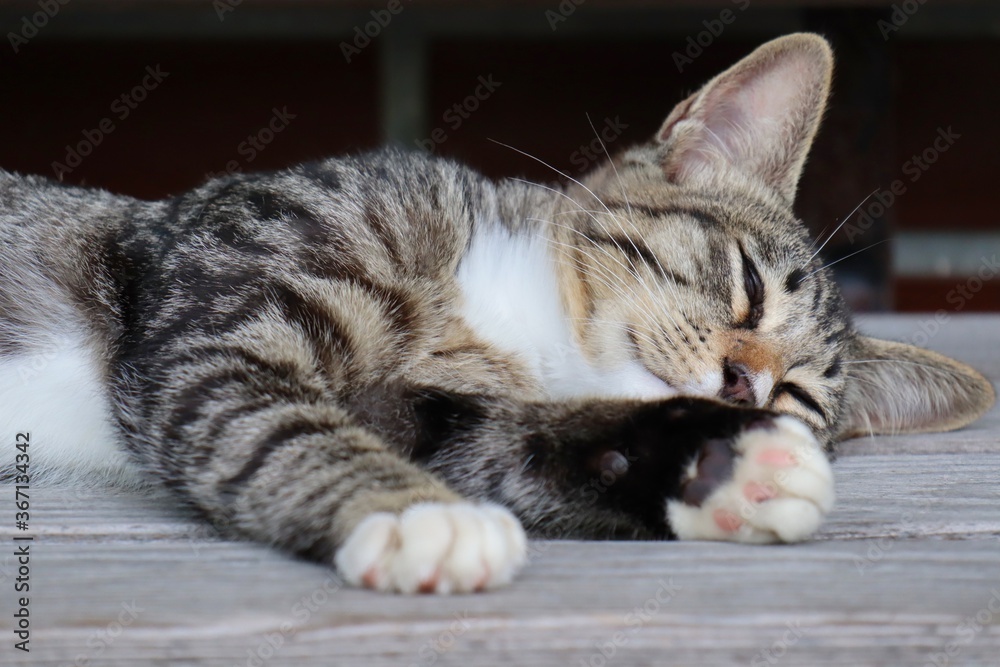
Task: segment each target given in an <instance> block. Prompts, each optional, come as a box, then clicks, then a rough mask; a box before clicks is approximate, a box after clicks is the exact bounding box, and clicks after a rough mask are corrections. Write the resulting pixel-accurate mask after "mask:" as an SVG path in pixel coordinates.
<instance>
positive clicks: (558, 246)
mask: <svg viewBox="0 0 1000 667" xmlns="http://www.w3.org/2000/svg"><path fill="white" fill-rule="evenodd" d="M545 240H546V241H547V242H548V243H550V244H551V245H552V246H553V249H554V250H556V251H557V252H562V253H563V254H565V255H566V257H567V259H569V261H571V262H573V264H574V265H575V266H576V267H577V268H578V269H580V270H581V271H583V272H584V273H585V274H586V275H587V277H588V278H593V279H595V280H597V281H598V282H600V283H601V284H602V285H604V286H605V287H607V288H608V289H610V290H611V291H612V292H614V293H615V294H616V295H617V296H619V297H620V298H621V299H622V300H623V301H629V302H630V303H633V304H641V303H642V298H641V296H640V295H639V294H638V293H636V291H635V290H634V289H633V288H632V286H631V285H629V284H627V283H625V282H624V281H622V280H621V278H619V277H618V276H616V275H614V274H611V273H609V272H608V271H607V270H606V269H604V267H602V266H600V265H598V266H596V267H592V266H586V265H584V264H582V263H581V262H580V260H579V259H578V258H576V257H574V256H572V254H570V252H569V250H578V249H579V247H578V246H573V245H570V244H568V243H562V242H561V241H554V240H551V239H545ZM567 249H568V250H567ZM595 268H596V269H597V270H599V271H600V272H601V275H598V274H596V273H594V269H595ZM602 276H604V277H602ZM605 278H607V279H605ZM611 280H614V282H615V283H617V284H612V282H610V281H611ZM626 289H627V290H628V291H629V293H626V292H625V290H626ZM639 313H640V315H641V316H642V318H643V320H644V323H645V324H649V325H652V324H654V323H655V322H656V318H655V317H654V315H653V313H652V312H651V311H650V310H649V309H648V308H640V309H639Z"/></svg>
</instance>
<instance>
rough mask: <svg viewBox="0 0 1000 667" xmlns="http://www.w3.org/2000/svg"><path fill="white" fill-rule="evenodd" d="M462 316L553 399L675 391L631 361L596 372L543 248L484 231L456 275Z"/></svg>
mask: <svg viewBox="0 0 1000 667" xmlns="http://www.w3.org/2000/svg"><path fill="white" fill-rule="evenodd" d="M458 280H459V284H460V285H461V287H462V292H463V295H464V297H465V299H464V303H463V310H462V313H463V315H464V317H465V320H466V322H467V323H468V324H469V326H471V327H472V329H473V330H474V331H475V332H476V333H477V334H478V335H479V336H480V337H481V338H483V339H484V340H486V341H489V342H490V343H492V344H493V345H495V346H496V347H498V348H499V349H501V350H504V351H505V352H507V353H509V354H513V355H517V356H518V357H520V358H521V359H522V360H523V361H524V362H525V363H526V364H527V365H528V367H529V368H531V370H532V371H533V372H534V373H535V375H536V377H538V378H539V379H540V380H541V381H542V383H543V385H544V387H545V389H546V391H547V393H548V395H549V397H550V398H553V399H560V398H572V397H583V396H587V397H608V398H615V397H621V398H626V397H627V398H650V399H652V398H666V397H668V396H673V395H675V394H676V393H677V391H676V390H675V389H673V388H672V387H670V386H669V385H668V384H666V383H665V382H663V381H662V380H660V379H659V378H658V377H656V376H655V375H653V374H652V373H650V372H649V371H647V370H646V369H645V368H644V367H643V366H642V364H640V363H639V362H637V361H634V360H630V361H627V362H624V363H621V364H618V365H616V366H614V367H611V368H603V367H598V366H595V365H594V364H593V363H592V362H591V361H590V360H589V359H588V358H587V357H586V356H585V355H584V353H583V351H582V350H581V349H580V346H579V345H577V343H576V341H575V340H574V339H573V332H572V329H571V327H570V323H569V321H568V319H567V317H566V313H565V310H564V308H563V303H562V299H561V297H560V295H559V286H558V282H557V280H556V273H555V268H554V266H553V263H552V258H551V255H550V252H549V250H548V247H547V245H546V241H545V239H543V238H540V237H537V236H529V235H520V236H512V235H510V234H509V233H507V232H506V231H505V230H504V229H502V228H500V227H499V226H486V225H482V224H481V225H479V226H478V227H477V232H476V234H475V236H474V237H473V240H472V244H471V247H470V248H469V252H468V253H467V254H466V256H465V258H464V259H463V260H462V264H461V266H459V270H458Z"/></svg>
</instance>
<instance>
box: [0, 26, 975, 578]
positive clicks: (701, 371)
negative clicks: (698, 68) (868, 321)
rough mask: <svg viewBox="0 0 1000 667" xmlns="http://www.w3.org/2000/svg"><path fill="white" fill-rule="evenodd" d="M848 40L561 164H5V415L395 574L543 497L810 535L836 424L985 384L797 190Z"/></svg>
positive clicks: (47, 441) (44, 450)
mask: <svg viewBox="0 0 1000 667" xmlns="http://www.w3.org/2000/svg"><path fill="white" fill-rule="evenodd" d="M831 69H832V56H831V52H830V48H829V46H828V45H827V43H826V42H825V41H824V40H823V39H822V38H820V37H818V36H815V35H809V34H797V35H790V36H787V37H784V38H781V39H777V40H775V41H772V42H770V43H768V44H765V45H764V46H762V47H760V48H759V49H757V50H756V51H754V52H753V53H752V54H751V55H750V56H748V57H747V58H745V59H744V60H742V61H741V62H739V63H738V64H736V65H735V66H734V67H732V68H731V69H729V70H728V71H726V72H725V73H723V74H721V75H720V76H718V77H716V78H715V79H713V80H712V81H710V82H709V83H708V84H707V85H706V86H705V87H704V88H702V89H701V90H700V91H699V92H697V93H695V94H694V95H692V96H691V97H689V98H688V99H687V100H685V101H683V102H681V103H680V104H679V105H678V106H677V107H676V108H675V109H674V110H673V112H671V113H670V115H669V116H668V117H667V119H666V122H665V123H664V125H663V127H662V128H661V129H660V131H659V132H658V133H657V134H656V136H655V137H653V138H652V140H651V141H650V142H649V143H647V144H644V145H641V146H638V147H635V148H632V149H630V150H627V151H625V152H624V153H622V154H621V155H619V156H617V157H615V158H614V159H611V158H610V157H609V159H608V161H607V163H606V164H604V165H602V166H600V167H599V168H597V169H596V170H595V171H594V172H593V173H590V174H589V175H587V176H586V177H585V178H584V179H582V181H580V182H577V181H572V179H570V180H571V182H569V183H568V184H567V185H566V186H547V185H538V184H534V183H528V182H523V181H518V180H503V181H500V182H493V181H490V180H487V179H486V178H483V177H482V176H480V175H478V174H476V173H475V172H473V171H471V170H469V169H467V168H465V167H462V166H460V165H458V164H455V163H453V162H450V161H448V160H445V159H439V158H435V157H431V156H429V155H423V154H407V153H403V152H400V151H395V150H383V151H378V152H374V153H369V154H365V155H359V156H355V157H342V158H334V159H329V160H324V161H321V162H317V163H311V164H303V165H300V166H296V167H292V168H290V169H286V170H284V171H279V172H277V173H270V174H247V175H245V174H235V175H231V176H223V177H220V178H215V179H212V180H210V181H208V182H207V183H205V184H204V185H202V186H201V187H199V188H197V189H195V190H192V191H190V192H188V193H185V194H183V195H181V196H178V197H175V198H172V199H168V200H164V201H155V202H148V201H138V200H135V199H131V198H128V197H122V196H116V195H112V194H109V193H107V192H103V191H100V190H94V189H83V188H78V187H68V186H64V185H61V184H59V183H55V182H52V181H50V180H46V179H44V178H39V177H31V176H19V175H15V174H8V173H3V172H0V242H2V246H0V426H2V429H3V431H2V433H3V436H2V437H3V438H4V442H7V441H13V434H14V433H16V432H19V431H26V430H27V431H30V432H31V437H32V442H33V447H32V459H31V460H32V470H33V471H35V472H36V473H39V474H41V473H43V472H44V473H45V474H47V475H48V476H49V477H50V478H59V477H62V478H70V477H72V478H74V479H76V478H79V477H80V475H81V473H82V474H85V475H87V476H89V477H90V478H102V477H103V478H104V479H108V480H111V481H115V482H119V483H134V482H135V480H149V481H152V482H155V483H156V484H159V485H162V486H163V487H165V488H166V489H168V490H169V491H170V492H172V493H173V494H174V495H175V496H176V498H177V499H178V500H179V501H181V502H183V503H185V504H187V505H189V506H191V507H193V508H195V509H196V510H197V511H199V512H200V513H201V514H203V515H204V516H205V518H206V519H208V520H209V521H212V522H214V523H215V524H216V525H218V526H219V527H220V528H222V529H223V530H224V531H226V532H227V534H229V535H233V536H242V537H249V538H252V539H254V540H259V541H261V542H265V543H269V544H273V545H275V546H277V547H279V548H281V549H284V550H286V551H288V552H293V553H297V554H302V555H306V556H308V557H311V558H314V559H318V560H320V561H324V562H327V563H331V564H334V565H335V566H336V567H337V568H338V569H339V571H340V573H341V575H342V576H343V577H344V578H345V579H346V580H347V581H348V582H350V583H351V584H355V585H364V586H368V587H371V588H375V589H380V590H391V591H402V592H412V591H434V592H438V593H447V592H461V591H472V590H480V589H484V588H491V587H495V586H498V585H503V584H505V583H507V582H509V581H510V580H511V579H512V577H513V576H514V575H515V574H516V572H517V571H518V569H519V568H521V567H522V565H523V564H524V562H525V552H526V542H525V532H524V529H523V528H522V526H523V527H525V528H527V530H528V531H529V532H530V533H531V534H533V535H537V536H546V537H574V538H594V539H604V538H624V539H637V538H639V539H663V538H678V539H711V540H730V541H736V542H756V543H761V542H776V541H777V542H794V541H798V540H804V539H806V538H808V537H809V536H810V535H811V534H812V533H813V532H814V531H815V530H816V529H817V527H818V526H819V525H820V523H821V521H822V518H823V516H824V514H826V513H827V512H828V511H829V510H830V508H831V505H832V503H833V499H834V491H833V476H832V474H831V469H830V465H829V462H828V453H829V452H830V451H831V449H830V448H831V444H832V443H834V442H835V441H837V440H839V439H843V438H846V437H851V436H854V435H858V434H867V433H899V432H920V431H934V430H941V429H951V428H957V427H960V426H963V425H965V424H968V423H969V422H970V421H972V420H974V419H975V418H977V417H978V416H979V415H981V414H982V413H983V412H984V411H985V410H986V409H987V408H988V407H989V406H990V405H992V403H993V400H994V392H993V389H992V386H991V385H990V383H989V382H987V381H986V380H985V379H984V378H983V377H982V376H981V375H979V374H978V373H977V372H976V371H974V370H972V369H971V368H968V367H967V366H965V365H963V364H960V363H957V362H955V361H952V360H949V359H946V358H944V357H942V356H940V355H938V354H934V353H932V352H927V351H924V350H920V349H917V348H915V347H911V346H908V345H904V344H900V343H892V342H886V341H879V340H873V339H870V338H866V337H863V336H861V335H860V334H858V333H857V332H856V331H855V329H854V328H853V326H852V324H851V321H850V319H849V316H848V314H847V313H846V312H845V310H844V305H843V302H842V299H841V297H840V295H839V294H838V291H837V289H836V287H835V286H834V283H833V281H832V279H831V276H830V274H829V272H828V271H827V270H826V269H825V268H821V266H822V264H821V262H820V259H819V258H818V257H816V256H815V252H814V251H813V250H812V249H811V246H810V242H809V238H808V237H807V233H806V231H805V228H804V227H803V225H802V224H801V223H800V222H799V221H798V220H797V219H796V218H795V216H794V214H793V212H792V202H793V198H794V194H795V189H796V185H797V181H798V178H799V175H800V172H801V171H802V167H803V164H804V162H805V158H806V153H807V151H808V149H809V146H810V144H811V142H812V139H813V136H814V134H815V132H816V129H817V125H818V123H819V120H820V117H821V115H822V113H823V109H824V106H825V104H826V98H827V95H828V91H829V87H830V77H831ZM9 458H10V459H11V461H9V462H8V461H4V463H3V465H4V466H5V467H6V477H7V478H8V479H10V478H11V477H13V476H14V475H15V474H16V471H14V470H13V469H12V466H13V461H12V459H13V456H10V457H9Z"/></svg>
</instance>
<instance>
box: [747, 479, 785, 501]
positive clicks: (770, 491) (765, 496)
mask: <svg viewBox="0 0 1000 667" xmlns="http://www.w3.org/2000/svg"><path fill="white" fill-rule="evenodd" d="M743 495H744V497H745V498H746V499H747V500H749V501H750V502H752V503H762V502H764V501H765V500H770V499H771V498H774V497H775V496H777V495H778V490H777V489H776V488H774V486H773V485H769V484H761V483H760V482H747V483H746V486H744V487H743Z"/></svg>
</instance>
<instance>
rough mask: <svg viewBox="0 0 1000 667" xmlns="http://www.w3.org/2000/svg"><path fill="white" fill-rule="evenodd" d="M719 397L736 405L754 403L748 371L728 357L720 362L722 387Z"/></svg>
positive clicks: (755, 402) (755, 400)
mask: <svg viewBox="0 0 1000 667" xmlns="http://www.w3.org/2000/svg"><path fill="white" fill-rule="evenodd" d="M719 398H721V399H723V400H725V401H730V402H731V403H735V404H737V405H756V404H757V399H756V397H755V396H754V393H753V383H752V382H751V381H750V371H749V370H747V367H746V366H744V365H743V364H740V363H735V362H731V361H729V360H728V359H726V360H725V361H723V362H722V389H720V390H719Z"/></svg>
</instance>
